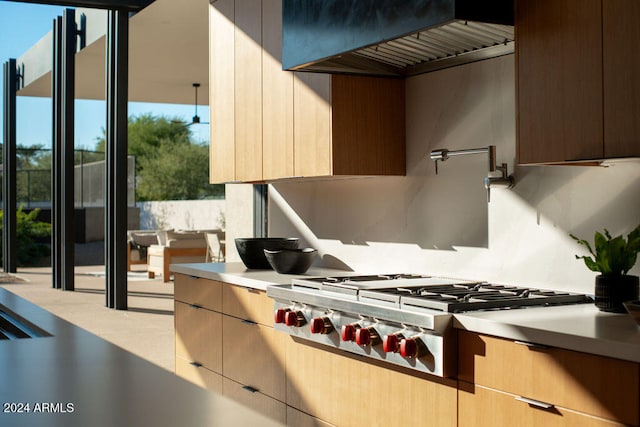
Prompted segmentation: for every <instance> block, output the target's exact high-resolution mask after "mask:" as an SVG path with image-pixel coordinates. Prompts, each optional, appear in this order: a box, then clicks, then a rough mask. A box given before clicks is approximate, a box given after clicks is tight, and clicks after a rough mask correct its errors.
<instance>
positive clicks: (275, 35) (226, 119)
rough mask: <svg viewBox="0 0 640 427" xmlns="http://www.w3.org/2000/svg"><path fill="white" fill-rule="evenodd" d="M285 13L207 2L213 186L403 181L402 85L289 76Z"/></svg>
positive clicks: (265, 0)
mask: <svg viewBox="0 0 640 427" xmlns="http://www.w3.org/2000/svg"><path fill="white" fill-rule="evenodd" d="M260 6H262V7H260ZM281 8H282V5H281V2H280V1H279V0H261V1H257V0H218V1H216V2H214V3H213V4H211V5H210V25H209V27H210V31H209V32H210V85H209V86H210V91H211V92H210V99H211V109H210V111H211V113H210V115H211V117H210V118H211V144H210V181H211V182H212V183H216V182H236V181H241V182H255V181H266V180H276V179H283V178H292V177H326V176H336V175H340V176H345V175H404V173H405V124H404V122H405V115H404V109H405V106H404V81H403V80H402V79H386V78H373V77H355V76H346V75H327V74H312V73H295V72H289V71H283V70H282V68H281V67H282V65H281V53H282V47H281V25H282V23H281V19H282V18H281V16H282V13H281V12H282V9H281Z"/></svg>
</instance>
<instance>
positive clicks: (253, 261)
mask: <svg viewBox="0 0 640 427" xmlns="http://www.w3.org/2000/svg"><path fill="white" fill-rule="evenodd" d="M297 247H298V239H297V238H295V237H241V238H237V239H236V249H237V250H238V255H240V259H241V260H242V262H243V263H244V265H245V266H246V267H247V268H251V269H256V270H258V269H261V270H268V269H270V268H271V265H270V264H269V261H267V258H266V257H265V256H264V250H265V249H269V250H278V249H296V248H297Z"/></svg>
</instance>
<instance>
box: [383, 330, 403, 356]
mask: <svg viewBox="0 0 640 427" xmlns="http://www.w3.org/2000/svg"><path fill="white" fill-rule="evenodd" d="M401 338H402V335H401V334H391V335H385V336H384V338H383V339H382V349H383V350H384V351H385V353H397V352H398V350H399V349H400V339H401Z"/></svg>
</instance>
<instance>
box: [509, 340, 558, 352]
mask: <svg viewBox="0 0 640 427" xmlns="http://www.w3.org/2000/svg"><path fill="white" fill-rule="evenodd" d="M514 343H516V344H520V345H524V346H527V347H529V348H530V349H532V350H547V349H549V348H550V347H549V346H548V345H544V344H536V343H533V342H526V341H514Z"/></svg>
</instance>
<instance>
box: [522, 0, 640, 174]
mask: <svg viewBox="0 0 640 427" xmlns="http://www.w3.org/2000/svg"><path fill="white" fill-rule="evenodd" d="M638 19H640V4H638V2H637V1H635V0H516V20H515V22H516V63H517V117H518V118H517V129H518V146H517V147H518V150H517V151H518V163H520V164H536V163H562V162H568V161H580V160H593V159H604V158H613V157H626V156H640V124H639V123H638V120H637V117H638V114H639V113H640V59H639V58H638V55H633V54H631V53H630V51H629V49H631V48H632V45H633V40H638V39H639V38H640V30H639V29H638V27H637V25H634V24H633V23H634V22H637V21H638Z"/></svg>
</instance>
